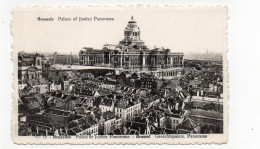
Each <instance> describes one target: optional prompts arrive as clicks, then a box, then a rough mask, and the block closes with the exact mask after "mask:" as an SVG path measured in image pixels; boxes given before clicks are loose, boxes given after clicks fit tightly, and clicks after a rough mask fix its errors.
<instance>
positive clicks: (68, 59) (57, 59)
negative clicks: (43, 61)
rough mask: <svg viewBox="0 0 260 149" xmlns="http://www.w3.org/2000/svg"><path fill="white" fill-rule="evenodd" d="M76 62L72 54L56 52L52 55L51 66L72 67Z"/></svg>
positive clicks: (76, 59)
mask: <svg viewBox="0 0 260 149" xmlns="http://www.w3.org/2000/svg"><path fill="white" fill-rule="evenodd" d="M77 62H78V58H77V57H75V56H73V55H72V54H71V55H69V54H58V53H57V52H55V53H54V54H53V64H62V65H74V64H76V63H77Z"/></svg>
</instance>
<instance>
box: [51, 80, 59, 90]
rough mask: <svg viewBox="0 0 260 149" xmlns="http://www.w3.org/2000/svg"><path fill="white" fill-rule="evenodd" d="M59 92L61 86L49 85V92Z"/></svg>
mask: <svg viewBox="0 0 260 149" xmlns="http://www.w3.org/2000/svg"><path fill="white" fill-rule="evenodd" d="M60 90H61V84H56V83H54V82H53V83H52V84H51V85H50V91H60Z"/></svg>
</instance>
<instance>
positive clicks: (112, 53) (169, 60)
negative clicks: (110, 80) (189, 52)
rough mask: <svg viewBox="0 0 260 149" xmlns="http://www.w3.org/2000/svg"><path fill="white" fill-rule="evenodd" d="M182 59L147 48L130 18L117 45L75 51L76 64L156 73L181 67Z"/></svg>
mask: <svg viewBox="0 0 260 149" xmlns="http://www.w3.org/2000/svg"><path fill="white" fill-rule="evenodd" d="M183 56H184V55H183V53H172V52H171V50H170V49H164V48H154V49H148V48H147V46H146V45H145V43H144V42H143V41H142V40H141V39H140V28H139V27H138V26H137V22H136V21H135V20H134V19H133V17H132V19H131V20H130V21H129V22H128V24H127V26H126V28H125V30H124V39H123V40H121V41H120V42H119V44H118V45H110V44H105V45H104V47H103V49H102V50H98V49H93V48H87V47H85V48H83V49H82V50H81V51H80V52H79V63H80V64H81V65H89V66H108V67H113V68H123V69H139V70H159V69H169V68H176V67H183V66H184V60H183Z"/></svg>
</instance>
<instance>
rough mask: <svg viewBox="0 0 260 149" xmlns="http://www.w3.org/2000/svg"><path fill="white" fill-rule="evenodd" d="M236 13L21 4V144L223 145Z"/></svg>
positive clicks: (16, 27)
mask: <svg viewBox="0 0 260 149" xmlns="http://www.w3.org/2000/svg"><path fill="white" fill-rule="evenodd" d="M226 28H227V8H226V7H224V6H214V7H213V6H211V7H192V6H188V7H180V6H178V7H174V6H165V7H156V6H146V7H144V6H114V7H66V8H58V7H57V8H54V7H24V8H23V7H17V8H15V9H14V10H13V21H12V34H13V38H14V40H13V61H14V82H13V88H14V93H13V98H14V102H13V119H12V137H13V140H14V142H15V143H17V144H195V143H197V144H204V143H215V144H223V143H227V140H228V131H227V129H228V71H227V57H226V52H227V35H226V34H227V33H226Z"/></svg>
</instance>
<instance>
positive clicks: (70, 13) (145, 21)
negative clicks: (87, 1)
mask: <svg viewBox="0 0 260 149" xmlns="http://www.w3.org/2000/svg"><path fill="white" fill-rule="evenodd" d="M132 15H133V16H134V19H135V20H136V21H137V24H138V26H139V27H140V30H141V39H142V40H143V41H144V42H145V44H146V45H147V46H148V47H149V48H153V47H154V46H156V47H164V48H170V49H171V51H172V52H184V53H187V52H206V50H207V49H208V50H209V52H223V51H224V50H225V48H226V35H225V34H226V27H227V24H226V9H225V8H223V7H218V8H213V7H207V8H193V7H189V8H180V7H167V8H152V7H151V8H140V7H135V8H115V7H110V8H103V9H102V8H98V9H94V8H88V9H86V8H79V7H78V8H77V7H74V8H70V9H64V8H63V9H62V8H60V9H56V10H53V9H39V8H38V9H33V8H31V9H20V10H16V11H14V20H13V33H14V49H15V50H19V51H26V52H36V51H38V52H39V51H40V52H54V51H57V52H59V53H70V52H72V53H74V54H77V53H78V52H79V51H80V50H81V49H82V47H93V48H97V49H101V48H102V47H103V45H104V44H105V43H110V44H118V42H119V41H120V40H122V39H123V38H124V32H123V31H124V28H125V27H126V25H127V22H128V21H129V20H130V18H131V16H132ZM95 16H96V17H99V18H104V17H108V18H114V21H58V20H57V18H58V17H67V18H74V17H78V18H79V17H82V18H83V17H89V18H93V17H95ZM37 17H43V18H49V17H52V18H53V19H54V21H37Z"/></svg>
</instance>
